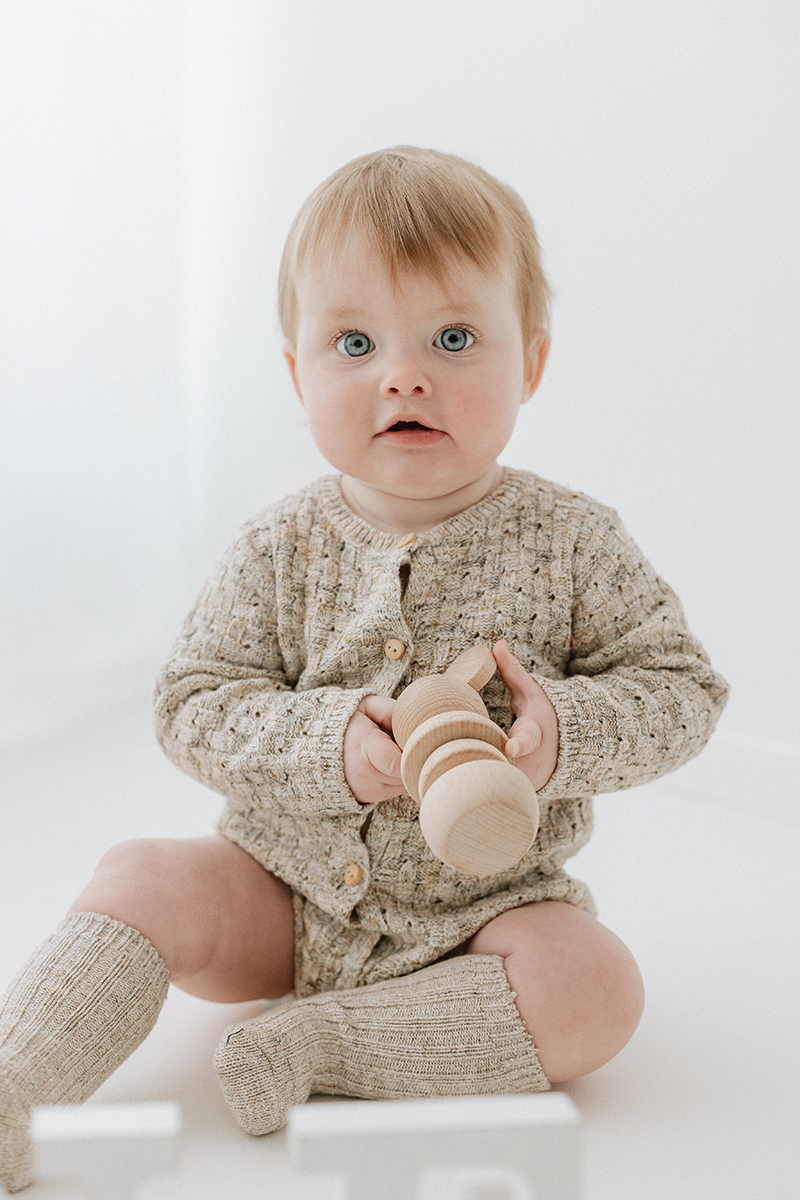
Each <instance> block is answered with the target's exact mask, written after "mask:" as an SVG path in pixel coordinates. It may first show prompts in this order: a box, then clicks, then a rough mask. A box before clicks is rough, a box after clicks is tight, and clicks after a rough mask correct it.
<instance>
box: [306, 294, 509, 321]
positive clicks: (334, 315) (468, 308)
mask: <svg viewBox="0 0 800 1200" xmlns="http://www.w3.org/2000/svg"><path fill="white" fill-rule="evenodd" d="M485 311H487V309H486V307H485V306H484V305H482V304H480V303H478V302H477V301H476V300H474V299H473V300H464V299H463V298H458V299H455V300H453V301H452V302H449V303H447V304H441V305H439V307H438V308H436V309H434V310H431V314H430V315H431V318H432V319H436V318H438V317H445V316H451V317H455V318H456V319H458V318H459V317H460V316H461V315H462V314H463V315H465V316H466V315H467V314H470V313H472V314H474V315H480V314H483V313H484V312H485ZM369 315H370V314H369V310H368V309H366V308H360V307H359V306H357V305H353V306H352V307H351V308H337V309H335V310H331V311H330V312H328V313H326V314H325V320H326V321H351V320H353V319H354V318H356V317H359V318H363V317H369Z"/></svg>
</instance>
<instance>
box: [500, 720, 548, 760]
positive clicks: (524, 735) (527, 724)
mask: <svg viewBox="0 0 800 1200" xmlns="http://www.w3.org/2000/svg"><path fill="white" fill-rule="evenodd" d="M541 744H542V728H541V725H539V723H538V721H534V719H533V717H521V718H520V720H519V721H515V722H514V724H513V725H512V726H511V729H510V730H509V736H508V741H507V742H506V745H505V752H506V756H507V757H508V758H511V759H515V758H524V757H525V755H526V754H533V752H534V750H538V749H539V746H540V745H541Z"/></svg>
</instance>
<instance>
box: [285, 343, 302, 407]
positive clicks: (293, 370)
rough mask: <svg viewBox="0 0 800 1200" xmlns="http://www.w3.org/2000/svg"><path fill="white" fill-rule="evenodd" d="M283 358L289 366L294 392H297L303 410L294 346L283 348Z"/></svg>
mask: <svg viewBox="0 0 800 1200" xmlns="http://www.w3.org/2000/svg"><path fill="white" fill-rule="evenodd" d="M283 357H284V358H285V359H286V362H287V363H288V364H289V374H290V375H291V377H292V383H293V384H294V390H295V391H296V392H297V397H298V399H299V401H300V403H301V404H302V405H303V407H304V408H305V403H304V401H303V393H302V392H301V391H300V381H299V379H298V378H297V350H296V349H295V348H294V346H284V347H283Z"/></svg>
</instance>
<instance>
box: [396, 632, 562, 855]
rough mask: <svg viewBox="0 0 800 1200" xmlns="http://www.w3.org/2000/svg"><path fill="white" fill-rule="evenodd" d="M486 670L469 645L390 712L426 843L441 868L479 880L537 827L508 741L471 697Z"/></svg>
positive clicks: (483, 654)
mask: <svg viewBox="0 0 800 1200" xmlns="http://www.w3.org/2000/svg"><path fill="white" fill-rule="evenodd" d="M494 672H495V661H494V657H493V656H492V652H491V650H489V649H488V647H486V646H473V647H472V648H471V649H470V650H465V651H464V653H463V654H460V655H459V656H458V658H456V659H455V660H454V662H452V663H451V664H450V666H449V667H448V668H447V670H446V671H445V672H444V674H443V675H424V676H423V677H422V678H421V679H416V680H415V681H414V682H413V683H411V684H409V686H408V687H407V688H406V689H405V691H404V692H402V693H401V695H400V696H399V697H398V699H397V703H396V704H395V706H394V711H393V713H392V730H393V733H394V738H395V741H396V742H397V744H398V746H399V747H400V748H401V750H402V751H403V755H402V758H401V761H400V771H401V774H402V776H403V783H404V784H405V786H406V790H407V791H408V794H409V795H410V796H412V797H413V798H414V799H415V800H417V801H418V802H419V805H420V809H419V823H420V826H421V828H422V833H423V836H424V838H425V840H426V842H427V843H428V845H429V846H430V848H431V850H432V851H433V853H434V854H435V855H436V857H437V858H439V859H441V861H442V862H443V863H446V864H447V866H448V867H452V868H453V870H455V871H462V872H464V873H465V874H467V875H476V876H477V877H478V878H479V879H482V878H485V877H486V876H488V875H496V874H497V873H498V872H499V871H504V870H507V868H508V867H512V866H513V865H514V864H515V863H517V862H519V860H520V859H521V858H522V857H523V856H524V855H525V854H527V852H528V851H529V850H530V848H531V846H532V845H533V840H534V838H535V837H536V831H537V829H538V827H539V804H538V801H537V799H536V792H535V791H534V789H533V785H532V784H531V783H530V781H529V780H528V778H527V777H526V776H525V775H523V774H522V772H521V771H519V770H517V768H516V767H514V766H513V764H512V763H510V762H509V761H508V758H507V757H506V755H505V753H504V750H505V745H506V742H507V740H508V739H507V738H506V735H505V734H504V733H503V731H502V729H501V728H500V726H499V725H496V724H495V723H494V721H492V720H490V718H489V714H488V713H487V711H486V706H485V704H484V703H483V700H481V698H480V696H479V695H478V692H479V690H480V688H482V687H483V686H484V684H486V683H488V681H489V680H490V679H491V677H492V675H494Z"/></svg>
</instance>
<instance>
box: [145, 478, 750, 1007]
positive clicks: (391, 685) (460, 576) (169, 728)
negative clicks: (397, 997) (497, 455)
mask: <svg viewBox="0 0 800 1200" xmlns="http://www.w3.org/2000/svg"><path fill="white" fill-rule="evenodd" d="M499 638H506V639H507V641H508V644H509V646H510V648H511V650H512V652H513V653H514V654H515V655H516V656H517V658H518V659H519V660H520V662H521V663H522V664H523V666H524V667H525V668H526V669H527V670H528V671H529V672H530V673H531V674H532V675H533V677H534V678H535V679H536V680H537V681H538V682H539V683H540V684H541V686H542V687H543V688H544V690H545V691H546V692H547V694H548V696H549V697H550V699H551V701H552V703H553V705H554V706H555V709H556V712H557V713H558V720H559V729H560V751H559V758H558V764H557V767H556V770H555V773H554V775H553V777H552V779H551V780H550V782H549V783H548V784H547V785H546V787H544V788H543V789H542V791H541V792H540V793H539V803H540V807H541V826H540V829H539V834H538V836H537V838H536V841H535V843H534V845H533V847H532V848H531V850H530V852H529V853H528V854H527V855H526V856H525V858H524V859H523V860H522V861H521V862H520V863H519V864H517V865H516V866H514V867H512V868H510V869H509V870H507V871H504V872H503V873H502V874H500V875H497V876H495V877H492V878H489V879H481V880H477V879H475V878H473V877H471V876H468V875H464V874H460V873H458V872H455V871H453V870H451V869H450V868H449V867H447V866H445V865H444V864H442V863H440V862H439V861H438V859H436V858H435V857H434V856H433V855H432V854H431V852H430V851H429V849H428V847H427V845H426V844H425V841H424V839H423V838H422V835H421V832H420V829H419V821H418V819H417V806H416V804H415V803H414V802H413V801H412V800H411V799H410V798H408V797H401V798H399V799H397V800H393V801H389V802H387V803H383V804H380V805H378V806H376V807H374V808H373V809H370V810H368V809H365V808H364V807H363V806H362V805H360V804H359V803H358V802H357V801H356V799H355V797H354V796H353V794H352V793H351V791H350V789H349V787H348V786H347V782H346V780H345V777H344V769H343V762H342V743H343V736H344V730H345V727H346V725H347V722H348V721H349V719H350V717H351V716H352V714H353V712H354V711H355V709H356V706H357V705H358V703H359V701H360V700H361V698H362V697H363V696H364V695H365V694H367V693H369V692H376V693H381V694H384V695H388V696H396V695H398V694H399V692H400V691H401V690H402V689H403V688H404V687H405V686H406V685H407V684H408V683H410V682H411V681H412V680H414V679H416V678H417V677H418V676H420V675H426V674H430V673H433V672H439V671H443V670H444V669H445V668H446V667H447V666H448V665H449V663H450V662H451V661H452V660H453V658H455V656H456V655H457V654H458V653H460V652H461V651H462V650H464V649H466V648H467V647H468V646H472V645H475V644H476V643H478V642H482V643H484V644H486V645H492V644H493V643H494V642H495V641H496V640H497V639H499ZM390 639H393V640H394V642H395V645H394V646H393V647H392V648H391V649H393V650H395V651H396V643H397V642H400V643H401V644H402V646H403V647H404V652H403V653H402V655H401V656H400V657H399V658H398V657H391V656H390V654H389V653H388V652H387V649H386V648H385V647H386V643H387V642H388V641H389V640H390ZM726 694H727V689H726V685H725V682H724V680H723V679H722V678H721V677H720V676H719V675H718V674H716V673H715V672H714V671H713V669H712V668H711V666H710V665H709V662H708V659H707V657H706V655H705V653H704V652H703V649H702V647H701V646H700V645H699V643H698V642H697V641H696V640H695V638H694V637H693V636H692V634H691V633H690V632H689V630H688V628H687V626H686V623H685V620H684V616H683V612H682V610H681V606H680V603H679V601H678V599H677V597H676V596H675V594H674V593H673V592H672V591H671V590H670V588H669V587H668V586H667V585H666V584H665V583H664V582H663V581H662V580H661V579H660V578H659V577H658V576H657V575H656V574H655V572H654V571H653V569H652V567H651V566H650V565H649V564H648V562H647V561H646V560H645V559H644V558H643V556H642V554H641V553H640V551H639V549H638V548H637V546H636V545H635V544H634V543H633V541H632V540H631V538H630V537H629V536H628V534H627V533H626V532H625V530H624V528H623V527H622V525H621V523H620V521H619V519H618V517H617V516H616V514H615V513H614V512H613V511H612V510H610V509H608V508H606V507H605V506H603V505H601V504H598V503H597V502H596V501H593V500H591V499H589V498H588V497H586V496H583V495H581V494H579V493H576V492H572V491H570V490H568V489H566V488H563V487H559V486H558V485H556V484H553V483H549V482H548V481H546V480H544V479H541V478H539V477H538V476H536V475H532V474H530V473H528V472H524V471H518V470H511V469H506V471H505V473H504V478H503V480H502V481H501V483H500V484H499V486H498V487H497V488H496V489H495V490H494V491H493V492H491V493H490V494H489V495H488V496H486V497H484V499H483V500H481V501H480V502H479V503H478V504H476V505H474V506H473V507H471V508H468V509H466V510H465V511H463V512H461V513H459V514H458V515H457V516H455V517H453V518H451V519H450V520H449V521H446V522H444V523H443V524H441V525H438V526H436V527H435V528H433V529H430V530H428V531H427V532H425V533H421V534H419V535H418V536H417V537H416V538H414V539H413V540H411V541H409V539H408V538H400V537H395V536H393V535H391V534H387V533H382V532H380V531H378V530H376V529H374V528H372V526H370V525H368V524H367V523H366V522H364V521H363V520H361V519H360V518H359V517H357V516H355V515H354V514H353V513H352V512H351V511H350V509H348V508H347V506H346V505H345V504H344V502H343V500H342V498H341V493H340V489H339V481H338V477H336V476H326V477H325V478H323V479H321V480H319V481H317V482H316V483H315V484H313V485H311V486H309V487H307V488H305V489H304V490H303V491H301V492H299V493H298V494H296V495H294V496H290V497H289V498H287V499H286V500H283V501H281V502H280V503H278V504H275V505H274V506H272V507H271V508H269V509H267V510H266V511H265V512H264V513H262V514H261V515H260V516H258V517H256V518H255V519H254V520H252V521H251V522H249V523H248V524H247V525H246V526H245V527H244V529H243V531H242V532H241V534H240V536H239V537H238V538H237V539H236V541H235V543H234V545H233V546H232V548H231V549H230V551H229V552H228V553H227V554H226V555H225V556H224V557H223V558H222V560H221V561H220V563H219V564H218V567H217V569H216V571H215V572H214V574H213V576H212V578H211V579H210V581H209V583H208V584H207V586H206V588H205V589H204V591H203V592H202V594H201V596H200V598H199V600H198V602H197V604H196V606H195V608H194V609H193V611H192V613H191V614H190V616H189V618H188V620H187V622H186V625H185V627H184V630H183V632H182V635H181V637H180V638H179V640H178V642H177V645H176V647H175V650H174V653H173V655H172V657H171V659H170V661H169V662H168V663H167V665H166V667H165V668H164V670H163V671H162V673H161V675H160V678H159V682H158V686H157V696H156V719H157V728H158V733H159V737H160V739H161V742H162V745H163V747H164V749H165V751H166V753H167V754H168V755H169V756H170V758H171V759H172V760H173V761H174V762H175V763H176V764H177V765H178V766H180V767H182V768H183V769H184V770H186V771H188V772H189V773H190V774H191V775H193V776H194V777H195V778H197V779H199V780H201V781H202V782H204V783H206V784H208V785H209V786H210V787H212V788H215V789H217V790H218V791H220V792H221V793H223V795H224V796H225V797H226V800H227V803H226V806H225V811H224V814H223V817H222V821H221V828H222V830H223V832H224V833H226V834H227V835H228V837H230V838H231V839H232V840H233V841H235V842H236V843H238V844H239V845H240V846H242V847H243V848H244V849H245V850H247V851H249V853H251V854H252V855H253V856H254V857H255V858H256V859H257V860H258V861H259V862H261V863H262V864H263V865H264V866H265V867H266V868H267V869H268V870H270V871H273V872H274V873H275V874H276V875H278V876H280V877H281V878H282V879H284V880H286V881H287V882H288V883H289V884H290V885H291V886H292V888H293V889H294V890H295V916H296V933H297V943H296V945H297V990H298V994H300V995H305V994H310V993H312V992H315V991H322V990H326V989H330V988H348V987H353V986H356V985H359V984H370V983H374V982H377V981H379V980H381V979H388V978H392V977H394V976H398V975H403V974H406V973H408V972H410V971H413V970H416V969H418V968H420V967H422V966H424V965H426V964H427V963H430V962H432V961H435V960H436V959H437V958H440V957H441V956H442V955H443V954H444V953H446V952H447V951H448V950H450V949H452V948H453V947H455V946H457V945H459V944H460V943H462V942H463V941H465V940H466V939H467V938H468V937H470V936H471V935H472V934H473V933H475V932H476V930H477V929H479V928H480V927H481V926H482V925H484V924H486V922H487V921H489V920H490V919H491V918H492V917H495V916H497V915H499V914H500V913H501V912H504V911H506V910H507V909H510V908H514V907H517V906H519V905H521V904H524V903H528V902H531V901H537V900H544V899H563V900H567V901H569V902H571V903H573V904H578V905H581V906H583V907H584V908H586V909H587V910H589V911H592V901H591V897H590V896H589V893H588V891H587V889H586V888H585V886H584V885H582V884H580V883H578V882H576V881H574V880H572V879H570V877H569V876H568V875H567V874H566V872H565V871H564V869H563V867H564V863H565V862H566V860H567V859H568V858H569V857H570V855H572V854H574V853H575V852H576V850H578V849H579V848H580V847H581V846H582V845H583V844H584V843H585V842H586V840H587V838H588V837H589V833H590V830H591V812H592V799H591V798H592V795H593V794H594V793H597V792H607V791H615V790H618V789H620V788H625V787H632V786H634V785H636V784H640V783H644V782H646V781H647V780H650V779H653V778H655V777H656V776H658V775H662V774H664V773H665V772H667V771H670V770H672V769H673V768H675V767H677V766H679V765H680V764H681V763H684V762H685V761H686V760H687V759H689V758H691V757H692V755H694V754H696V753H698V751H699V750H700V749H701V748H702V746H703V745H704V744H705V742H706V740H707V738H708V737H709V735H710V733H711V730H712V729H713V727H714V724H715V722H716V720H717V718H718V716H719V714H720V712H721V710H722V707H723V705H724V702H725V698H726ZM483 698H484V700H485V702H486V704H487V707H488V710H489V714H490V716H491V717H492V718H493V720H495V721H497V722H498V724H499V725H501V726H502V727H503V728H504V729H508V728H509V727H510V725H511V723H512V721H513V716H512V713H511V709H510V706H509V697H508V692H507V690H506V688H505V686H504V685H503V683H502V680H501V679H500V677H499V675H496V676H495V677H494V679H492V680H491V681H490V682H489V683H488V684H487V686H486V687H485V688H484V691H483Z"/></svg>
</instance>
